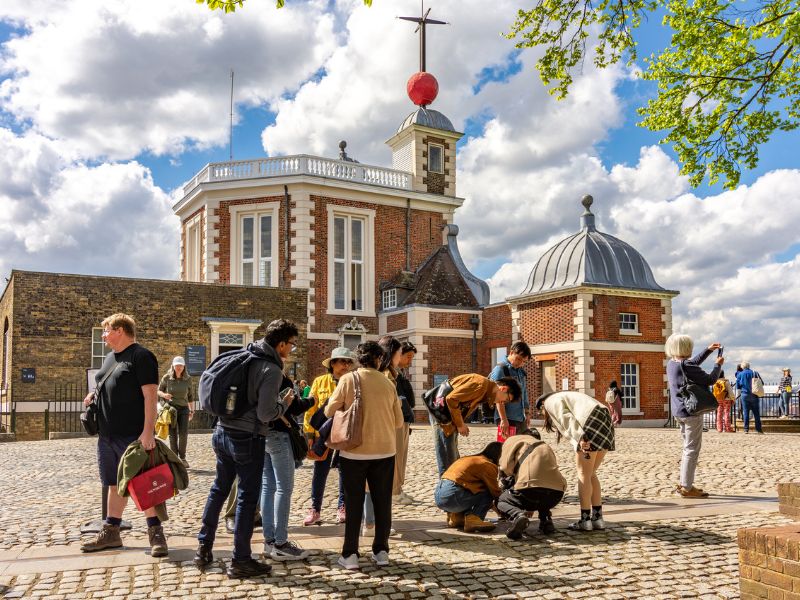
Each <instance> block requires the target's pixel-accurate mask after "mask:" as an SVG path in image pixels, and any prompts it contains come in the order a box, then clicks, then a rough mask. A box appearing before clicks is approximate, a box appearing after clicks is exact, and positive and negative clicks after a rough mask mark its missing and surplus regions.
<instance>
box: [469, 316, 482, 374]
mask: <svg viewBox="0 0 800 600" xmlns="http://www.w3.org/2000/svg"><path fill="white" fill-rule="evenodd" d="M480 323H481V318H480V317H479V316H478V315H472V316H471V317H470V318H469V324H470V325H472V372H473V373H476V372H477V371H478V325H480Z"/></svg>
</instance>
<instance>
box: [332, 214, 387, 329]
mask: <svg viewBox="0 0 800 600" xmlns="http://www.w3.org/2000/svg"><path fill="white" fill-rule="evenodd" d="M325 208H326V209H327V213H328V264H327V265H326V268H327V271H328V280H327V281H328V290H327V295H328V306H327V309H326V312H327V314H329V315H346V316H358V317H374V316H375V211H374V210H373V209H368V208H355V207H352V206H339V205H334V204H328V205H327V206H326V207H325ZM336 216H345V217H361V218H363V219H364V221H365V227H364V228H365V231H364V249H363V251H364V257H363V265H364V269H363V279H364V310H348V309H337V308H335V305H334V302H335V298H334V293H333V289H334V288H333V273H334V267H333V265H334V260H333V241H334V240H333V220H334V218H335V217H336Z"/></svg>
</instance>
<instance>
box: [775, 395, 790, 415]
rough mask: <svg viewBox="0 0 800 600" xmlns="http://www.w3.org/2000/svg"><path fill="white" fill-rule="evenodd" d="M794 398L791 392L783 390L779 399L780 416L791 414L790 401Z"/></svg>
mask: <svg viewBox="0 0 800 600" xmlns="http://www.w3.org/2000/svg"><path fill="white" fill-rule="evenodd" d="M791 398H792V394H791V392H781V398H780V400H779V401H778V416H779V417H780V416H781V415H787V416H788V414H789V401H790V400H791Z"/></svg>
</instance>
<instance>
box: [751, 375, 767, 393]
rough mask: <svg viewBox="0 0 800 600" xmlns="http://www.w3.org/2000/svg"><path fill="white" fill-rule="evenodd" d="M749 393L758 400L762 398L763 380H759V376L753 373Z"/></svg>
mask: <svg viewBox="0 0 800 600" xmlns="http://www.w3.org/2000/svg"><path fill="white" fill-rule="evenodd" d="M750 391H751V392H753V395H754V396H758V397H759V398H763V397H764V380H763V379H761V375H759V374H758V373H756V372H755V371H753V379H752V380H751V383H750Z"/></svg>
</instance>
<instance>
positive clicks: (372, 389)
mask: <svg viewBox="0 0 800 600" xmlns="http://www.w3.org/2000/svg"><path fill="white" fill-rule="evenodd" d="M358 375H359V378H360V380H361V410H362V433H361V435H362V440H361V445H360V446H357V447H355V448H352V449H350V450H347V451H342V452H341V455H342V456H344V457H345V458H355V459H361V460H369V459H373V458H388V457H390V456H394V455H395V454H396V452H397V448H396V447H395V444H396V440H397V434H396V432H395V430H397V429H400V428H401V427H402V426H403V412H402V410H401V408H400V399H399V398H398V397H397V391H396V390H395V387H394V384H393V383H392V382H391V381H390V380H389V379H388V378H387V377H386V375H384V374H383V373H381V372H380V371H377V370H376V369H365V368H363V367H362V368H360V369H358ZM354 400H355V384H354V383H353V374H352V373H347V374H346V375H343V376H342V378H341V379H340V380H339V385H337V386H336V390H335V391H334V392H333V395H332V396H331V398H330V400H329V401H328V405H327V406H326V407H325V415H326V416H328V417H332V416H333V414H334V413H335V412H336V411H337V410H339V409H341V408H344V409H347V408H349V407H350V406H351V405H352V404H353V401H354Z"/></svg>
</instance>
